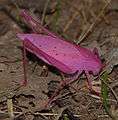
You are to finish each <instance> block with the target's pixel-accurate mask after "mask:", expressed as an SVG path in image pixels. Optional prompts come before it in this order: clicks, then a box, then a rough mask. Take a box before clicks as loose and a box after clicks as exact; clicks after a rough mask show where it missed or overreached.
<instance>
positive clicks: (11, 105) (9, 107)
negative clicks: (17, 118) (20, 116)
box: [7, 98, 14, 120]
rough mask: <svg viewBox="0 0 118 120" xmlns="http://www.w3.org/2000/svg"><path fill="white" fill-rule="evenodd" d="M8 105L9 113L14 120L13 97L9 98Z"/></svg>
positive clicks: (11, 119)
mask: <svg viewBox="0 0 118 120" xmlns="http://www.w3.org/2000/svg"><path fill="white" fill-rule="evenodd" d="M7 107H8V114H9V117H10V120H13V119H14V113H13V102H12V98H8V99H7Z"/></svg>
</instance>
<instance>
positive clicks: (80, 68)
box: [17, 10, 102, 101]
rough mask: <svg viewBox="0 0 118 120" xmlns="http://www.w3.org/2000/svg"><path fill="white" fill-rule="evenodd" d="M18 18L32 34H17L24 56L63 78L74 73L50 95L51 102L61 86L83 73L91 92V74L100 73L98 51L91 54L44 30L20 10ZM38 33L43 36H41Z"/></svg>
mask: <svg viewBox="0 0 118 120" xmlns="http://www.w3.org/2000/svg"><path fill="white" fill-rule="evenodd" d="M20 15H21V16H22V18H23V19H24V21H25V22H26V23H27V24H28V26H29V27H30V28H31V29H32V30H33V32H34V33H30V34H24V33H18V34H17V37H18V38H20V39H21V40H22V41H23V47H24V53H25V49H27V50H28V51H30V52H31V53H33V54H35V55H36V56H37V57H38V58H40V59H42V60H43V61H44V62H46V63H48V64H49V65H52V66H54V67H56V68H57V69H59V70H60V71H61V72H63V73H65V74H70V75H71V74H74V73H76V75H75V77H73V79H69V80H65V82H64V84H63V82H61V83H60V87H59V88H58V89H57V90H56V91H55V93H54V95H52V98H51V100H52V99H53V98H54V97H55V95H56V93H57V92H58V91H59V90H60V89H61V88H62V86H64V85H67V84H69V83H71V82H72V81H74V80H75V79H77V78H78V76H79V75H81V74H82V73H85V75H86V77H87V80H88V85H89V89H90V90H91V91H93V89H92V84H91V79H90V73H92V74H93V75H99V72H100V71H101V69H102V63H101V60H100V57H99V54H98V52H97V49H94V50H93V51H91V50H89V49H87V48H84V47H81V46H79V45H76V44H73V43H70V42H67V41H66V40H64V39H63V38H61V37H58V36H56V35H55V34H54V33H52V32H50V31H48V30H47V29H46V28H44V27H43V26H42V25H41V24H40V22H38V20H36V19H34V18H33V17H32V16H31V15H30V14H29V13H28V12H27V11H26V10H22V11H21V12H20ZM41 30H42V31H43V32H44V33H45V34H41V33H40V32H41ZM24 66H25V64H24ZM24 70H25V68H24ZM51 100H50V101H51Z"/></svg>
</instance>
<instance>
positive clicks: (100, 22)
mask: <svg viewBox="0 0 118 120" xmlns="http://www.w3.org/2000/svg"><path fill="white" fill-rule="evenodd" d="M46 5H47V6H46ZM21 9H27V10H28V11H30V12H32V13H33V15H35V16H37V17H38V18H40V19H41V20H42V23H43V25H44V26H47V28H48V29H49V30H51V31H53V32H55V33H56V34H58V35H59V36H62V37H64V38H65V39H66V40H69V41H71V42H74V43H75V44H80V45H81V46H84V47H87V48H89V49H91V50H92V49H93V48H94V47H96V48H97V49H98V52H99V55H100V57H101V60H102V62H103V63H104V64H105V63H106V65H105V68H104V71H107V73H108V81H107V83H105V84H106V86H107V89H108V96H107V97H108V106H107V108H108V110H106V108H105V103H104V100H103V99H104V98H102V97H101V96H97V95H93V94H92V93H91V92H90V91H89V90H88V88H87V80H86V77H85V75H81V76H80V77H79V78H78V80H76V81H75V82H73V83H72V84H70V85H68V86H66V87H64V88H63V89H62V90H61V91H60V93H59V94H58V95H57V96H56V97H55V98H54V101H53V102H52V103H51V104H50V105H49V106H48V107H45V104H46V103H47V101H48V99H49V98H50V97H51V95H52V94H53V93H54V91H55V89H56V88H57V86H58V85H59V81H61V80H62V76H61V74H60V73H61V72H60V71H59V70H58V69H56V68H54V67H52V66H49V65H47V64H46V63H45V62H43V61H41V60H40V59H39V58H37V57H36V56H35V55H33V54H31V53H29V52H27V61H26V71H27V79H28V83H27V85H26V86H22V87H19V85H20V83H21V82H22V81H23V80H24V72H23V61H22V52H23V47H22V42H21V41H20V40H19V39H18V38H17V37H16V33H19V32H21V31H22V32H23V31H25V32H26V33H31V32H32V31H31V29H29V28H28V27H27V25H26V24H25V23H24V21H23V20H21V18H20V16H19V12H18V11H19V10H21ZM44 67H46V68H47V69H44ZM102 72H103V71H102ZM69 76H71V75H69ZM93 79H95V80H94V81H93V83H92V84H93V87H94V89H96V90H98V91H100V90H101V86H102V85H101V80H100V79H98V78H97V79H96V77H93ZM13 119H14V120H112V119H113V120H118V1H117V0H111V1H110V0H73V1H71V0H61V1H60V0H56V1H55V0H35V1H33V0H16V1H14V0H0V120H13Z"/></svg>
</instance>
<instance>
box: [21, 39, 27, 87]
mask: <svg viewBox="0 0 118 120" xmlns="http://www.w3.org/2000/svg"><path fill="white" fill-rule="evenodd" d="M22 56H23V73H24V80H22V81H21V85H23V86H26V85H27V72H26V64H27V59H26V48H25V40H24V41H23V52H22Z"/></svg>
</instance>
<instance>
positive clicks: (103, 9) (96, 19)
mask: <svg viewBox="0 0 118 120" xmlns="http://www.w3.org/2000/svg"><path fill="white" fill-rule="evenodd" d="M110 3H111V0H109V1H108V2H107V3H106V4H105V6H104V7H103V8H102V10H101V12H100V13H99V14H98V16H97V17H96V18H95V20H94V22H93V23H92V24H91V25H90V27H89V28H88V29H87V31H84V33H83V34H82V35H80V37H79V40H78V41H77V42H76V43H77V44H80V43H81V42H82V41H83V40H84V38H85V37H86V36H87V35H88V34H89V32H91V31H92V30H93V27H94V26H95V25H96V22H97V21H98V20H99V18H100V17H101V16H103V14H104V11H105V9H106V8H107V7H108V5H109V4H110Z"/></svg>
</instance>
